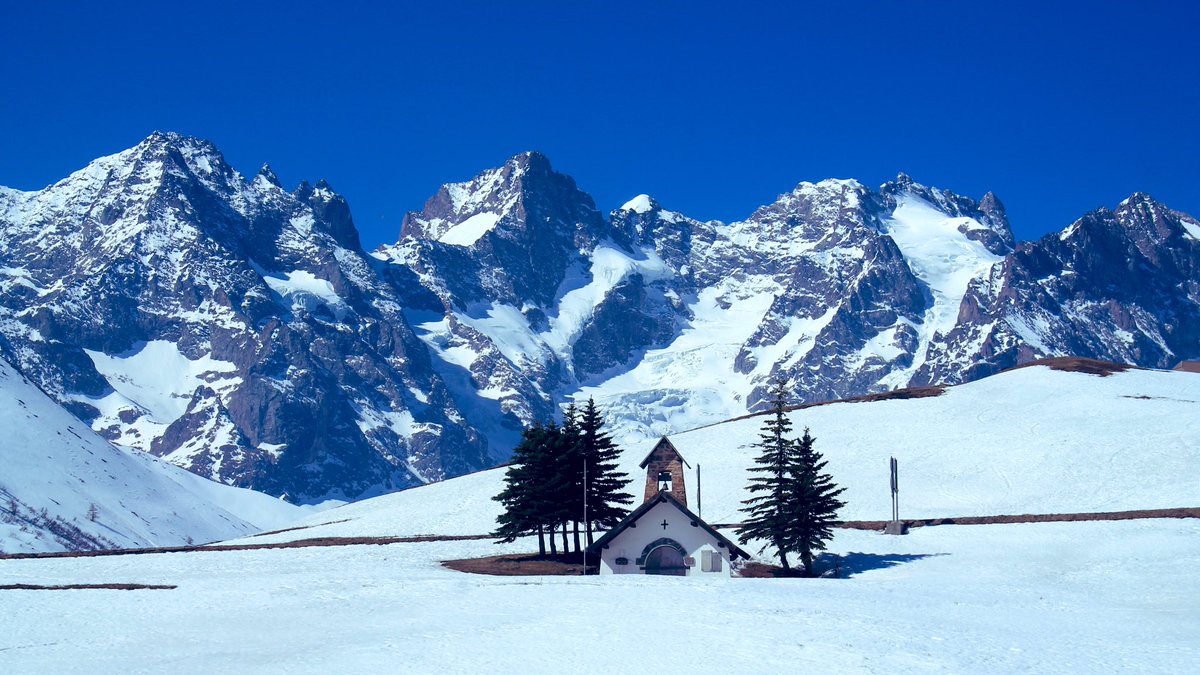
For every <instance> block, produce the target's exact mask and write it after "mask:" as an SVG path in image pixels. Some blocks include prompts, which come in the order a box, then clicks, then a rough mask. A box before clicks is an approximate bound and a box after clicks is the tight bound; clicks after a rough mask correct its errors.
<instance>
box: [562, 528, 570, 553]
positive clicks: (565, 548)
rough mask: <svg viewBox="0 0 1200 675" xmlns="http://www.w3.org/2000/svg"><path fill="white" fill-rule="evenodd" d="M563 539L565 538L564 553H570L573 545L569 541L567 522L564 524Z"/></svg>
mask: <svg viewBox="0 0 1200 675" xmlns="http://www.w3.org/2000/svg"><path fill="white" fill-rule="evenodd" d="M562 540H563V553H570V552H571V546H570V545H569V543H568V542H567V524H566V523H563V524H562Z"/></svg>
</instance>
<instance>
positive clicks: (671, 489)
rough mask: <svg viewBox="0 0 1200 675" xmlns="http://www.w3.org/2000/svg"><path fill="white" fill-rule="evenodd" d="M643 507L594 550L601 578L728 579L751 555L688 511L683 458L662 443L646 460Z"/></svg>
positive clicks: (627, 518) (637, 509)
mask: <svg viewBox="0 0 1200 675" xmlns="http://www.w3.org/2000/svg"><path fill="white" fill-rule="evenodd" d="M641 466H642V468H643V469H646V492H645V499H644V501H643V502H642V505H641V506H639V507H638V508H636V509H634V511H633V512H632V513H630V514H629V515H628V516H627V517H626V518H625V519H624V520H622V521H621V522H620V523H619V524H617V526H616V527H614V528H613V529H612V530H610V531H609V532H608V533H607V534H605V535H604V536H603V537H600V538H599V539H598V540H596V543H595V544H592V546H591V547H589V549H588V550H589V552H591V553H592V554H594V555H598V556H599V557H600V574H660V575H671V576H689V577H691V576H712V577H717V576H722V577H728V576H730V573H731V571H732V569H731V568H732V563H733V562H734V561H736V560H746V559H749V557H750V556H749V555H748V554H747V553H746V552H745V551H743V550H742V549H741V548H739V547H738V546H737V545H736V544H734V543H733V542H732V541H730V540H729V539H727V538H726V537H725V536H724V535H722V534H721V533H720V532H718V531H717V530H716V528H714V527H712V526H711V525H709V524H708V523H706V522H704V521H703V520H701V518H700V516H698V515H696V514H694V513H692V512H691V511H689V510H688V508H687V492H686V491H685V489H684V478H683V467H685V466H687V462H686V461H684V459H683V456H682V455H680V454H679V451H678V450H676V449H675V446H674V445H672V444H671V441H669V440H668V439H667V438H666V437H663V438H662V440H660V441H659V442H658V443H657V444H656V445H655V446H654V449H653V450H651V451H650V454H649V455H647V456H646V459H644V460H642V464H641Z"/></svg>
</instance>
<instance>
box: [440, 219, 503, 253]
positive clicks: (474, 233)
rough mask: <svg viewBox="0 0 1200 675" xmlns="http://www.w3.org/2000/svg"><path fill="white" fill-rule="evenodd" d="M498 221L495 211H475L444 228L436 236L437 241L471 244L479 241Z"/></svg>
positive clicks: (454, 244) (459, 244) (460, 244)
mask: <svg viewBox="0 0 1200 675" xmlns="http://www.w3.org/2000/svg"><path fill="white" fill-rule="evenodd" d="M499 221H500V216H499V215H497V214H495V213H476V214H475V215H473V216H471V217H470V218H467V219H466V220H464V221H462V222H461V223H459V224H457V225H455V226H454V227H451V228H450V229H449V230H446V232H445V233H444V234H442V236H440V237H438V241H440V242H442V243H443V244H451V245H453V246H471V245H472V244H474V243H475V242H477V241H479V238H480V237H482V236H483V235H485V234H487V233H488V232H491V231H492V230H493V229H494V228H495V227H496V223H497V222H499Z"/></svg>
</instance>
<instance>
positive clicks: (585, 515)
mask: <svg viewBox="0 0 1200 675" xmlns="http://www.w3.org/2000/svg"><path fill="white" fill-rule="evenodd" d="M580 455H581V456H582V457H583V531H584V533H586V532H587V531H588V512H587V493H588V484H587V451H586V450H585V451H584V452H582V453H580ZM580 574H581V575H583V574H587V547H586V546H584V547H583V571H582V572H580Z"/></svg>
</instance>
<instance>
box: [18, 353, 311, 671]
mask: <svg viewBox="0 0 1200 675" xmlns="http://www.w3.org/2000/svg"><path fill="white" fill-rule="evenodd" d="M0 425H3V428H4V429H5V430H6V431H5V434H4V436H3V437H0V465H2V466H3V473H2V475H0V499H2V500H3V502H2V503H0V514H4V517H3V518H0V551H4V552H9V553H12V552H27V551H61V550H64V549H65V547H64V545H63V544H62V542H60V541H58V540H57V539H56V538H55V537H54V536H52V534H51V532H50V531H49V530H48V529H46V528H45V527H44V525H43V526H38V525H34V524H30V523H29V522H28V520H29V519H30V518H33V519H35V520H37V518H36V517H35V514H37V513H38V512H40V511H41V510H42V509H45V510H46V512H47V514H48V516H49V517H50V518H61V519H62V520H64V521H67V522H70V523H71V524H72V525H74V526H75V527H78V528H79V529H80V530H82V531H83V532H84V533H85V534H86V535H87V536H89V537H94V538H101V540H102V542H104V543H106V544H107V543H111V545H115V546H118V547H124V548H128V547H140V546H172V545H181V544H185V543H188V541H189V540H190V541H195V542H197V543H201V542H208V541H214V540H218V539H227V538H230V537H237V536H242V535H245V534H250V533H253V532H255V531H258V530H261V529H263V528H277V527H282V526H284V524H285V523H287V522H290V521H292V520H295V519H296V518H298V517H300V516H301V515H302V514H304V513H305V510H304V509H301V508H299V507H296V506H292V505H291V504H288V503H286V502H283V501H280V500H278V499H275V498H274V497H271V496H269V495H265V494H262V493H260V492H254V491H252V490H244V489H241V488H235V487H230V486H228V485H222V484H220V483H214V482H212V481H209V480H205V479H204V478H201V477H199V476H196V475H195V474H192V473H189V472H187V471H184V470H183V469H181V468H179V467H176V466H173V465H171V464H169V463H167V462H165V461H162V460H160V459H158V458H156V457H153V456H151V455H149V454H146V453H144V452H141V451H138V450H122V449H119V448H116V447H114V446H112V445H111V444H109V443H108V442H107V441H105V440H104V439H102V438H100V437H99V436H97V435H96V434H95V433H94V432H93V431H92V430H91V429H89V428H88V426H87V425H86V424H85V423H83V422H81V421H79V420H78V419H76V418H75V417H74V416H73V415H71V414H70V413H69V412H67V411H66V410H65V409H63V408H62V407H61V406H59V405H58V404H57V403H55V402H54V401H51V400H50V399H49V398H48V397H47V396H46V395H45V394H44V393H42V391H41V390H39V389H38V388H37V387H35V386H33V385H32V384H31V383H29V382H28V381H26V380H25V379H24V378H23V377H21V375H20V374H19V373H17V372H16V370H14V369H13V368H12V366H10V365H9V364H8V363H7V362H5V361H3V360H0ZM50 468H52V469H53V471H51V470H48V469H50ZM14 505H15V506H16V510H17V511H18V512H19V514H20V516H19V517H16V518H14V517H13V516H12V514H11V513H10V511H12V510H13V509H12V507H13V506H14ZM93 506H94V507H95V518H94V519H92V518H90V517H89V510H90V509H91V508H92V507H93ZM0 670H3V669H2V668H0Z"/></svg>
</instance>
